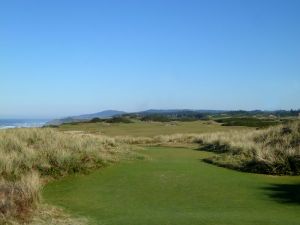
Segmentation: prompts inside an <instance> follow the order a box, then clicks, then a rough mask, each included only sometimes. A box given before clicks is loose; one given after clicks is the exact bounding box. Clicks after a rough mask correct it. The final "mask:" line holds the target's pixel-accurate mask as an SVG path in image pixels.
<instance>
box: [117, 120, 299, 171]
mask: <svg viewBox="0 0 300 225" xmlns="http://www.w3.org/2000/svg"><path fill="white" fill-rule="evenodd" d="M120 141H123V142H124V143H131V144H143V145H145V144H148V145H164V146H184V145H187V144H198V145H200V148H199V150H206V151H211V152H215V153H218V154H216V155H214V156H213V157H210V158H207V159H205V161H206V162H209V163H213V164H216V165H220V166H224V167H229V168H232V169H237V170H242V171H247V172H254V173H264V174H277V175H299V174H300V122H299V121H296V122H291V123H288V124H285V125H279V126H274V127H270V128H268V129H265V130H238V131H237V130H231V131H227V132H215V133H206V134H175V135H160V136H156V137H153V138H149V137H144V138H138V137H122V138H120Z"/></svg>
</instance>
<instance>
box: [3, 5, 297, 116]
mask: <svg viewBox="0 0 300 225" xmlns="http://www.w3.org/2000/svg"><path fill="white" fill-rule="evenodd" d="M299 12H300V1H297V0H294V1H293V0H290V1H286V0H285V1H284V0H219V1H217V0H203V1H201V0H198V1H192V0H181V1H178V0H148V1H146V0H136V1H131V0H119V1H116V0H110V1H100V0H99V1H97V0H94V1H91V0H85V1H83V0H82V1H79V0H78V1H75V0H69V1H67V0H51V1H39V0H36V1H33V0H26V1H21V0H19V1H16V0H9V1H1V3H0V84H1V88H0V118H20V117H26V118H29V117H31V118H55V117H62V116H68V115H77V114H83V113H92V112H97V111H102V110H105V109H119V110H125V111H139V110H144V109H149V108H159V109H167V108H172V109H175V108H176V109H179V108H192V109H245V110H250V109H271V110H272V109H291V108H294V109H298V108H300V66H299V65H300V13H299Z"/></svg>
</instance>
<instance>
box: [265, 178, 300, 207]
mask: <svg viewBox="0 0 300 225" xmlns="http://www.w3.org/2000/svg"><path fill="white" fill-rule="evenodd" d="M263 189H264V190H267V191H268V195H269V197H270V198H272V199H274V200H276V201H278V202H280V203H290V204H298V205H300V183H298V184H272V185H271V186H269V187H265V188H263Z"/></svg>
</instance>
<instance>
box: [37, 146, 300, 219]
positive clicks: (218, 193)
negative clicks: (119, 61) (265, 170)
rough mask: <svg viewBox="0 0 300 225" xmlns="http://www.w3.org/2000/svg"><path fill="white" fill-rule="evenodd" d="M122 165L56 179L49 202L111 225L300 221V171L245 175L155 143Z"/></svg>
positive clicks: (198, 153)
mask: <svg viewBox="0 0 300 225" xmlns="http://www.w3.org/2000/svg"><path fill="white" fill-rule="evenodd" d="M145 154H148V155H149V156H150V159H149V160H137V161H132V162H125V163H120V164H118V165H112V166H110V167H107V168H104V169H101V170H98V171H95V172H93V173H91V174H89V175H75V176H70V177H67V178H64V179H62V180H59V181H55V182H52V183H50V184H48V185H47V186H46V187H45V188H44V191H43V197H44V199H45V201H46V202H47V203H51V204H54V205H58V206H61V207H63V208H65V209H66V210H67V211H68V212H70V213H71V214H73V215H75V216H84V217H87V218H89V219H90V221H91V223H95V224H103V225H193V224H195V225H299V224H300V177H287V176H282V177H278V176H265V175H258V174H247V173H241V172H237V171H233V170H229V169H224V168H220V167H216V166H214V165H209V164H206V163H204V162H202V160H201V159H202V158H204V157H206V156H207V155H208V154H211V153H207V152H202V151H196V150H192V149H183V148H164V147H155V148H147V149H146V150H145Z"/></svg>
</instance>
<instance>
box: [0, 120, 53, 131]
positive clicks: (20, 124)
mask: <svg viewBox="0 0 300 225" xmlns="http://www.w3.org/2000/svg"><path fill="white" fill-rule="evenodd" d="M48 121H49V119H0V129H10V128H30V127H42V126H44V125H45V124H46V123H47V122H48Z"/></svg>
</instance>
